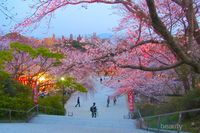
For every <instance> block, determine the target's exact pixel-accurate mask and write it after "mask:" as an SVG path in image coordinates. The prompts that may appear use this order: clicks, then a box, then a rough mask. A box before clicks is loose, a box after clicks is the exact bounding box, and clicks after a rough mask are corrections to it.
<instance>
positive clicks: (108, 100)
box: [107, 96, 110, 107]
mask: <svg viewBox="0 0 200 133" xmlns="http://www.w3.org/2000/svg"><path fill="white" fill-rule="evenodd" d="M109 104H110V97H109V96H108V98H107V107H109Z"/></svg>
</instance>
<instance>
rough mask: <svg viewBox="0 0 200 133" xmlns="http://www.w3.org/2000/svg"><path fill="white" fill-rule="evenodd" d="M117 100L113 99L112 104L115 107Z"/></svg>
mask: <svg viewBox="0 0 200 133" xmlns="http://www.w3.org/2000/svg"><path fill="white" fill-rule="evenodd" d="M116 102H117V99H116V97H114V98H113V104H114V105H116Z"/></svg>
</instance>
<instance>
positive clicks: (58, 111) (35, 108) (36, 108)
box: [0, 104, 66, 122]
mask: <svg viewBox="0 0 200 133" xmlns="http://www.w3.org/2000/svg"><path fill="white" fill-rule="evenodd" d="M39 108H41V109H42V108H45V109H50V112H51V111H52V112H54V113H53V114H55V115H56V114H60V115H61V114H63V113H64V114H65V113H66V112H65V111H64V110H61V109H56V108H53V107H49V106H42V105H39V104H38V105H34V106H33V107H31V108H30V109H28V110H27V111H22V110H12V109H5V108H0V111H5V112H8V116H6V119H5V120H3V121H7V120H8V121H9V122H12V121H13V113H12V112H17V113H20V114H21V115H24V114H26V115H25V116H26V117H25V121H26V122H28V121H29V120H30V119H31V118H32V117H34V116H35V115H37V114H38V113H39V112H43V113H47V112H46V111H42V110H40V109H39ZM32 111H33V112H32ZM52 112H51V113H52ZM15 121H16V120H15ZM20 121H21V120H20Z"/></svg>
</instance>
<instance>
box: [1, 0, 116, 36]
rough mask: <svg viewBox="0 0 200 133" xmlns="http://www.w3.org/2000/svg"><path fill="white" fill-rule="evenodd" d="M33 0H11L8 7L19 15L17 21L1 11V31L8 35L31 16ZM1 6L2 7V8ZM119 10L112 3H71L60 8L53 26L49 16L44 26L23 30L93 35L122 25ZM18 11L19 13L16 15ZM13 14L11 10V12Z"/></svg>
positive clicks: (43, 34) (109, 31)
mask: <svg viewBox="0 0 200 133" xmlns="http://www.w3.org/2000/svg"><path fill="white" fill-rule="evenodd" d="M30 4H32V3H30V2H29V3H28V2H26V1H25V2H24V1H22V0H14V1H13V0H10V1H9V0H8V3H7V7H8V9H9V10H10V12H11V13H12V14H13V15H14V16H15V17H14V21H10V20H9V19H6V16H5V15H4V14H3V13H2V12H0V19H1V20H3V21H1V22H0V32H1V34H5V33H7V32H9V30H10V28H11V27H12V26H13V25H15V24H16V23H19V22H20V21H21V20H23V18H25V17H26V16H27V15H30V12H31V11H30V9H29V8H28V5H30ZM0 9H1V8H0ZM116 11H117V10H116V9H113V7H112V5H105V4H91V5H88V6H87V9H86V8H83V7H82V5H78V6H68V7H65V8H62V9H59V10H57V11H56V12H55V13H54V16H53V18H52V20H51V23H50V25H49V27H48V26H47V23H46V22H47V21H48V19H44V20H42V21H41V22H40V26H39V27H37V29H35V30H33V31H31V32H30V31H25V32H23V34H24V35H26V36H33V37H37V38H43V37H48V36H52V34H53V33H54V34H55V35H56V36H57V37H61V36H62V35H64V36H69V34H71V33H72V34H73V35H79V34H81V35H83V36H84V35H91V34H92V33H93V32H96V33H97V34H102V33H112V31H113V28H114V27H116V26H118V23H119V20H120V16H119V15H118V14H116ZM16 13H17V15H16ZM9 14H10V13H9Z"/></svg>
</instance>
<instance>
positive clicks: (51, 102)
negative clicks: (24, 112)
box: [39, 95, 65, 115]
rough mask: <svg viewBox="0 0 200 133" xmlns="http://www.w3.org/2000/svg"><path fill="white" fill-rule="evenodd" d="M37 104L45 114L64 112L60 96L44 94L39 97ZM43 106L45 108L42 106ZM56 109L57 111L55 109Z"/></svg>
mask: <svg viewBox="0 0 200 133" xmlns="http://www.w3.org/2000/svg"><path fill="white" fill-rule="evenodd" d="M39 105H40V106H41V110H40V111H42V112H43V113H47V114H61V115H62V114H64V112H65V109H64V107H63V103H62V96H59V95H55V96H46V97H44V98H40V99H39ZM43 106H44V107H45V108H43ZM54 109H56V110H57V111H55V110H54Z"/></svg>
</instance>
